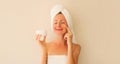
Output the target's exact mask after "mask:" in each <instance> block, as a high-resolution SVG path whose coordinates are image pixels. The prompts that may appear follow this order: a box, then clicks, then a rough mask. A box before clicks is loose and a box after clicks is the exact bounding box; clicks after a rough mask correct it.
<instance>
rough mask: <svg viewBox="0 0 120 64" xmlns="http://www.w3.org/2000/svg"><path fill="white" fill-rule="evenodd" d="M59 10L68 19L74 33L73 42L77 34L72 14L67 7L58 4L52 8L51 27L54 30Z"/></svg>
mask: <svg viewBox="0 0 120 64" xmlns="http://www.w3.org/2000/svg"><path fill="white" fill-rule="evenodd" d="M59 12H61V13H62V14H63V15H64V17H65V19H66V21H67V24H68V27H69V28H70V30H71V31H72V33H73V42H74V43H75V42H76V39H75V34H74V31H73V27H72V20H71V16H70V14H69V12H68V11H67V10H66V9H65V7H63V6H62V5H56V6H54V7H53V8H52V10H51V13H50V16H51V29H52V30H53V19H54V17H55V16H56V15H57V14H58V13H59Z"/></svg>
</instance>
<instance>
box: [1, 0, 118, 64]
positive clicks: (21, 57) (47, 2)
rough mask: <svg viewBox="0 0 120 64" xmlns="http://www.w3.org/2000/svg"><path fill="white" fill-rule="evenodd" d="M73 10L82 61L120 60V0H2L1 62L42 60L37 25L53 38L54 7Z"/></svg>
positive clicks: (103, 63)
mask: <svg viewBox="0 0 120 64" xmlns="http://www.w3.org/2000/svg"><path fill="white" fill-rule="evenodd" d="M55 4H63V5H64V6H65V7H66V8H67V9H68V10H69V12H70V14H71V16H72V19H73V24H74V28H75V33H76V38H77V40H78V43H79V44H81V46H82V50H81V54H80V57H79V64H120V1H119V0H74V1H73V0H0V64H39V59H40V51H39V46H38V44H37V43H36V42H35V40H34V37H33V36H34V33H35V30H36V29H45V30H46V31H47V33H48V37H47V41H50V40H51V39H52V32H51V30H50V15H49V13H50V9H51V8H52V7H53V6H54V5H55Z"/></svg>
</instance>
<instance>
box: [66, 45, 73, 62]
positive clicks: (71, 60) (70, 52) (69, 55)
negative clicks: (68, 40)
mask: <svg viewBox="0 0 120 64" xmlns="http://www.w3.org/2000/svg"><path fill="white" fill-rule="evenodd" d="M72 48H73V47H72V46H68V61H67V64H75V62H74V59H73V52H72Z"/></svg>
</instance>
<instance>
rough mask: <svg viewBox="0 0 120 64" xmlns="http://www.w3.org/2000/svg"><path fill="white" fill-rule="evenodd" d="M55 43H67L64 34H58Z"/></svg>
mask: <svg viewBox="0 0 120 64" xmlns="http://www.w3.org/2000/svg"><path fill="white" fill-rule="evenodd" d="M55 43H56V44H58V45H65V40H64V36H63V35H59V36H56V38H55Z"/></svg>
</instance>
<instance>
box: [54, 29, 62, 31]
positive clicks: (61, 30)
mask: <svg viewBox="0 0 120 64" xmlns="http://www.w3.org/2000/svg"><path fill="white" fill-rule="evenodd" d="M55 30H57V31H62V30H63V29H55Z"/></svg>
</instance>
